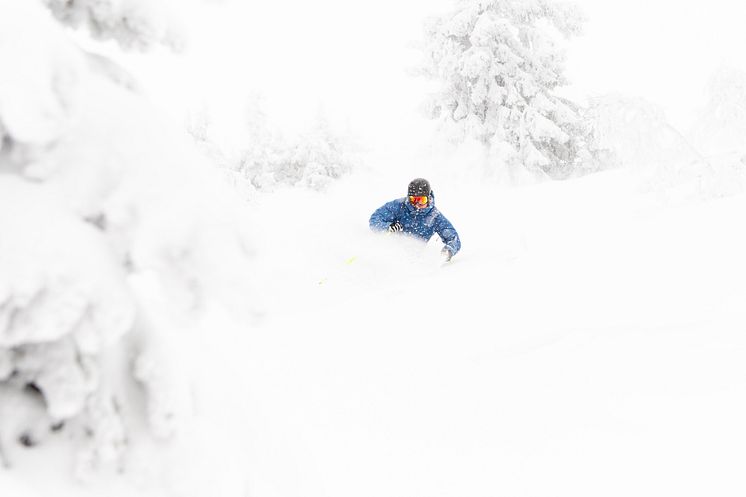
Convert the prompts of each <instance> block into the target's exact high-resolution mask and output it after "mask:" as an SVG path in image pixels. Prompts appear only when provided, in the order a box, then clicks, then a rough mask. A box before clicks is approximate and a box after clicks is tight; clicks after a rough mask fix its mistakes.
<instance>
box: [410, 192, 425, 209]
mask: <svg viewBox="0 0 746 497" xmlns="http://www.w3.org/2000/svg"><path fill="white" fill-rule="evenodd" d="M427 202H428V199H427V196H426V195H422V196H419V195H418V196H413V195H410V196H409V203H410V204H412V205H413V206H414V207H415V209H424V208H425V207H427Z"/></svg>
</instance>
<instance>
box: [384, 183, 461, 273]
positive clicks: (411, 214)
mask: <svg viewBox="0 0 746 497" xmlns="http://www.w3.org/2000/svg"><path fill="white" fill-rule="evenodd" d="M369 223H370V229H372V230H373V231H389V232H393V233H404V234H407V235H410V236H414V237H417V238H420V239H422V240H424V241H425V242H427V241H428V240H430V238H431V237H432V236H433V233H437V234H438V235H439V236H440V239H441V240H442V241H443V243H444V244H445V246H444V247H443V249H442V250H441V254H443V257H444V258H445V261H446V262H448V261H450V260H451V257H453V256H454V255H456V253H457V252H458V251H459V250H460V249H461V240H460V239H459V237H458V233H457V232H456V229H455V228H454V227H453V225H452V224H451V222H450V221H448V219H446V217H445V216H444V215H443V214H441V212H440V211H439V210H438V209H437V208H436V207H435V194H434V193H433V191H432V190H431V189H430V183H428V181H427V180H426V179H423V178H417V179H413V180H412V181H411V182H410V183H409V187H408V188H407V196H406V197H404V198H400V199H397V200H392V201H391V202H387V203H386V204H384V205H383V206H381V207H379V208H378V209H377V210H376V211H375V212H374V213H373V215H371V216H370V221H369Z"/></svg>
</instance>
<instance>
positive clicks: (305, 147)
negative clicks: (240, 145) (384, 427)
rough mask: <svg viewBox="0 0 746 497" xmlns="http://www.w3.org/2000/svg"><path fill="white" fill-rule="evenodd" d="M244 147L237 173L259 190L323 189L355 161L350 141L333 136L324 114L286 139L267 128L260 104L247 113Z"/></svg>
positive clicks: (333, 133)
mask: <svg viewBox="0 0 746 497" xmlns="http://www.w3.org/2000/svg"><path fill="white" fill-rule="evenodd" d="M246 129H247V133H246V146H245V148H244V149H243V152H242V154H241V157H240V159H239V162H238V164H237V166H236V170H237V171H238V172H239V174H240V175H241V176H242V177H244V178H245V179H246V180H248V181H249V182H250V184H251V185H252V186H253V187H254V188H256V189H258V190H269V189H272V188H274V187H276V186H304V187H308V188H311V189H313V190H323V189H324V188H326V187H327V186H329V184H330V183H331V182H332V181H334V180H335V179H339V178H341V177H343V176H345V175H347V174H349V173H350V172H351V171H352V170H353V168H354V167H355V164H356V162H357V160H358V159H357V158H356V155H355V153H354V146H353V144H352V140H351V139H349V138H346V137H344V136H342V135H339V134H336V133H335V132H334V131H333V130H332V128H331V126H330V125H329V123H328V121H327V120H326V118H325V117H324V116H323V115H319V116H318V117H317V119H316V121H315V123H314V124H313V126H312V127H311V129H309V130H308V131H307V132H305V133H303V134H301V135H300V136H298V137H293V138H287V137H286V136H284V135H283V134H282V133H280V132H279V131H278V130H276V129H273V127H272V126H271V125H270V123H269V120H268V118H267V115H266V114H265V112H264V111H263V109H262V107H261V105H260V102H259V101H258V100H253V101H252V103H251V105H250V106H249V110H248V111H247V122H246Z"/></svg>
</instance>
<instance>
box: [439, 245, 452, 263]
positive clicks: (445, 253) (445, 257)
mask: <svg viewBox="0 0 746 497" xmlns="http://www.w3.org/2000/svg"><path fill="white" fill-rule="evenodd" d="M440 255H442V256H443V261H444V262H448V261H450V260H451V257H453V253H451V251H450V250H448V247H443V250H441V251H440Z"/></svg>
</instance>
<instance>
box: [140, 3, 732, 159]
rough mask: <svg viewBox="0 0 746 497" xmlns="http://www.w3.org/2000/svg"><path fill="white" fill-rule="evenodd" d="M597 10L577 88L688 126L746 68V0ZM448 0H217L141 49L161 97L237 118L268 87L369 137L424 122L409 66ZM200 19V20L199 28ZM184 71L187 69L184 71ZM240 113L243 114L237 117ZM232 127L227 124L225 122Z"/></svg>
mask: <svg viewBox="0 0 746 497" xmlns="http://www.w3.org/2000/svg"><path fill="white" fill-rule="evenodd" d="M577 3H579V4H581V6H582V7H583V9H584V11H585V12H586V15H587V17H588V22H587V23H586V28H585V34H584V35H583V36H582V37H580V38H578V39H575V40H574V41H572V42H571V43H570V50H569V52H568V60H567V75H568V77H569V79H570V81H571V82H572V88H570V89H569V92H570V93H571V95H573V96H575V97H576V98H582V97H583V96H585V95H589V94H590V95H592V94H598V93H606V92H620V93H623V94H627V95H630V96H642V97H644V98H646V99H648V100H650V101H652V102H655V103H657V104H659V105H661V106H662V108H663V109H664V110H665V111H666V113H667V115H668V116H669V118H670V119H671V120H672V121H673V123H674V124H675V125H678V126H680V127H682V128H685V127H686V125H688V123H689V120H690V118H691V117H692V115H693V111H694V110H695V109H696V108H697V107H699V106H701V105H702V104H703V90H704V87H705V84H706V83H707V80H708V78H709V77H710V75H711V74H712V71H714V70H715V69H716V68H717V67H719V66H720V65H723V64H729V65H732V66H736V67H741V68H744V69H746V57H745V56H744V54H743V48H744V47H746V29H744V27H743V20H744V19H746V5H745V4H744V2H740V1H734V0H709V1H707V2H703V1H691V0H685V1H673V0H647V1H645V0H626V1H624V2H621V1H618V0H580V1H579V2H577ZM450 5H452V3H451V2H450V1H447V0H408V1H407V2H406V4H404V3H403V2H401V1H397V0H377V1H375V2H350V1H349V0H317V1H314V2H308V1H305V0H291V1H284V2H275V1H271V0H260V1H252V2H248V1H245V0H244V1H241V0H232V1H231V0H227V1H224V2H213V3H210V4H207V7H204V6H203V7H202V10H201V12H200V13H199V15H198V16H197V17H195V18H193V19H191V20H188V23H189V24H191V25H192V32H191V47H190V49H189V52H188V54H187V55H186V56H181V57H176V59H177V62H174V61H173V60H171V59H173V57H170V58H169V60H168V63H164V62H163V59H161V58H159V57H153V56H152V55H151V56H146V57H139V56H134V57H132V58H133V60H135V59H137V60H136V65H137V66H141V69H142V73H143V75H144V79H145V80H146V85H147V86H148V87H149V88H150V89H151V90H152V91H153V93H154V97H155V98H154V100H156V101H160V102H163V103H164V105H166V106H170V107H171V108H172V109H179V108H181V109H183V107H184V106H189V107H191V108H195V107H198V106H199V105H202V104H205V105H207V106H208V107H209V108H210V109H211V111H212V113H213V115H214V117H216V118H217V120H219V121H222V122H223V124H225V125H226V126H225V127H226V130H229V129H231V128H233V129H236V128H235V126H234V124H236V123H237V122H238V120H239V119H240V118H241V116H242V112H243V109H242V106H243V102H244V101H245V99H246V98H247V96H248V95H251V94H257V93H258V94H261V95H262V96H263V99H264V104H265V107H266V110H267V112H268V114H269V115H270V117H272V118H273V119H275V120H276V121H277V122H278V123H279V124H280V125H281V126H282V127H283V128H285V129H289V130H293V131H299V130H302V129H303V128H304V126H307V125H308V123H309V122H310V121H311V120H312V118H313V117H314V116H315V115H317V113H318V111H319V110H320V109H321V110H323V111H324V112H325V114H327V116H329V117H330V118H331V119H332V121H333V122H335V123H336V124H337V125H338V126H345V125H346V124H349V125H350V126H351V127H352V129H353V130H356V131H358V132H362V133H363V136H364V137H365V138H367V139H369V140H373V141H376V140H378V141H379V142H380V143H379V145H380V144H393V143H397V141H396V140H400V141H401V140H406V139H407V136H408V135H409V134H412V133H414V127H416V125H415V123H416V122H417V121H416V119H417V118H416V114H415V112H414V109H415V107H416V105H417V104H418V103H419V102H420V101H421V98H422V96H423V93H424V92H425V86H424V85H425V83H424V82H423V81H421V80H418V79H415V78H413V77H411V76H409V75H408V74H407V67H409V66H411V65H412V64H413V63H414V62H415V61H416V60H417V53H416V51H415V50H413V49H412V48H411V42H413V41H416V40H418V39H419V38H420V36H421V26H422V21H423V19H424V18H426V17H427V16H429V15H433V14H437V13H439V12H442V11H444V10H447V9H448V8H449V7H450ZM195 27H196V29H194V28H195ZM175 79H178V81H176V82H175ZM231 122H233V124H229V123H231ZM226 132H227V131H226Z"/></svg>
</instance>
